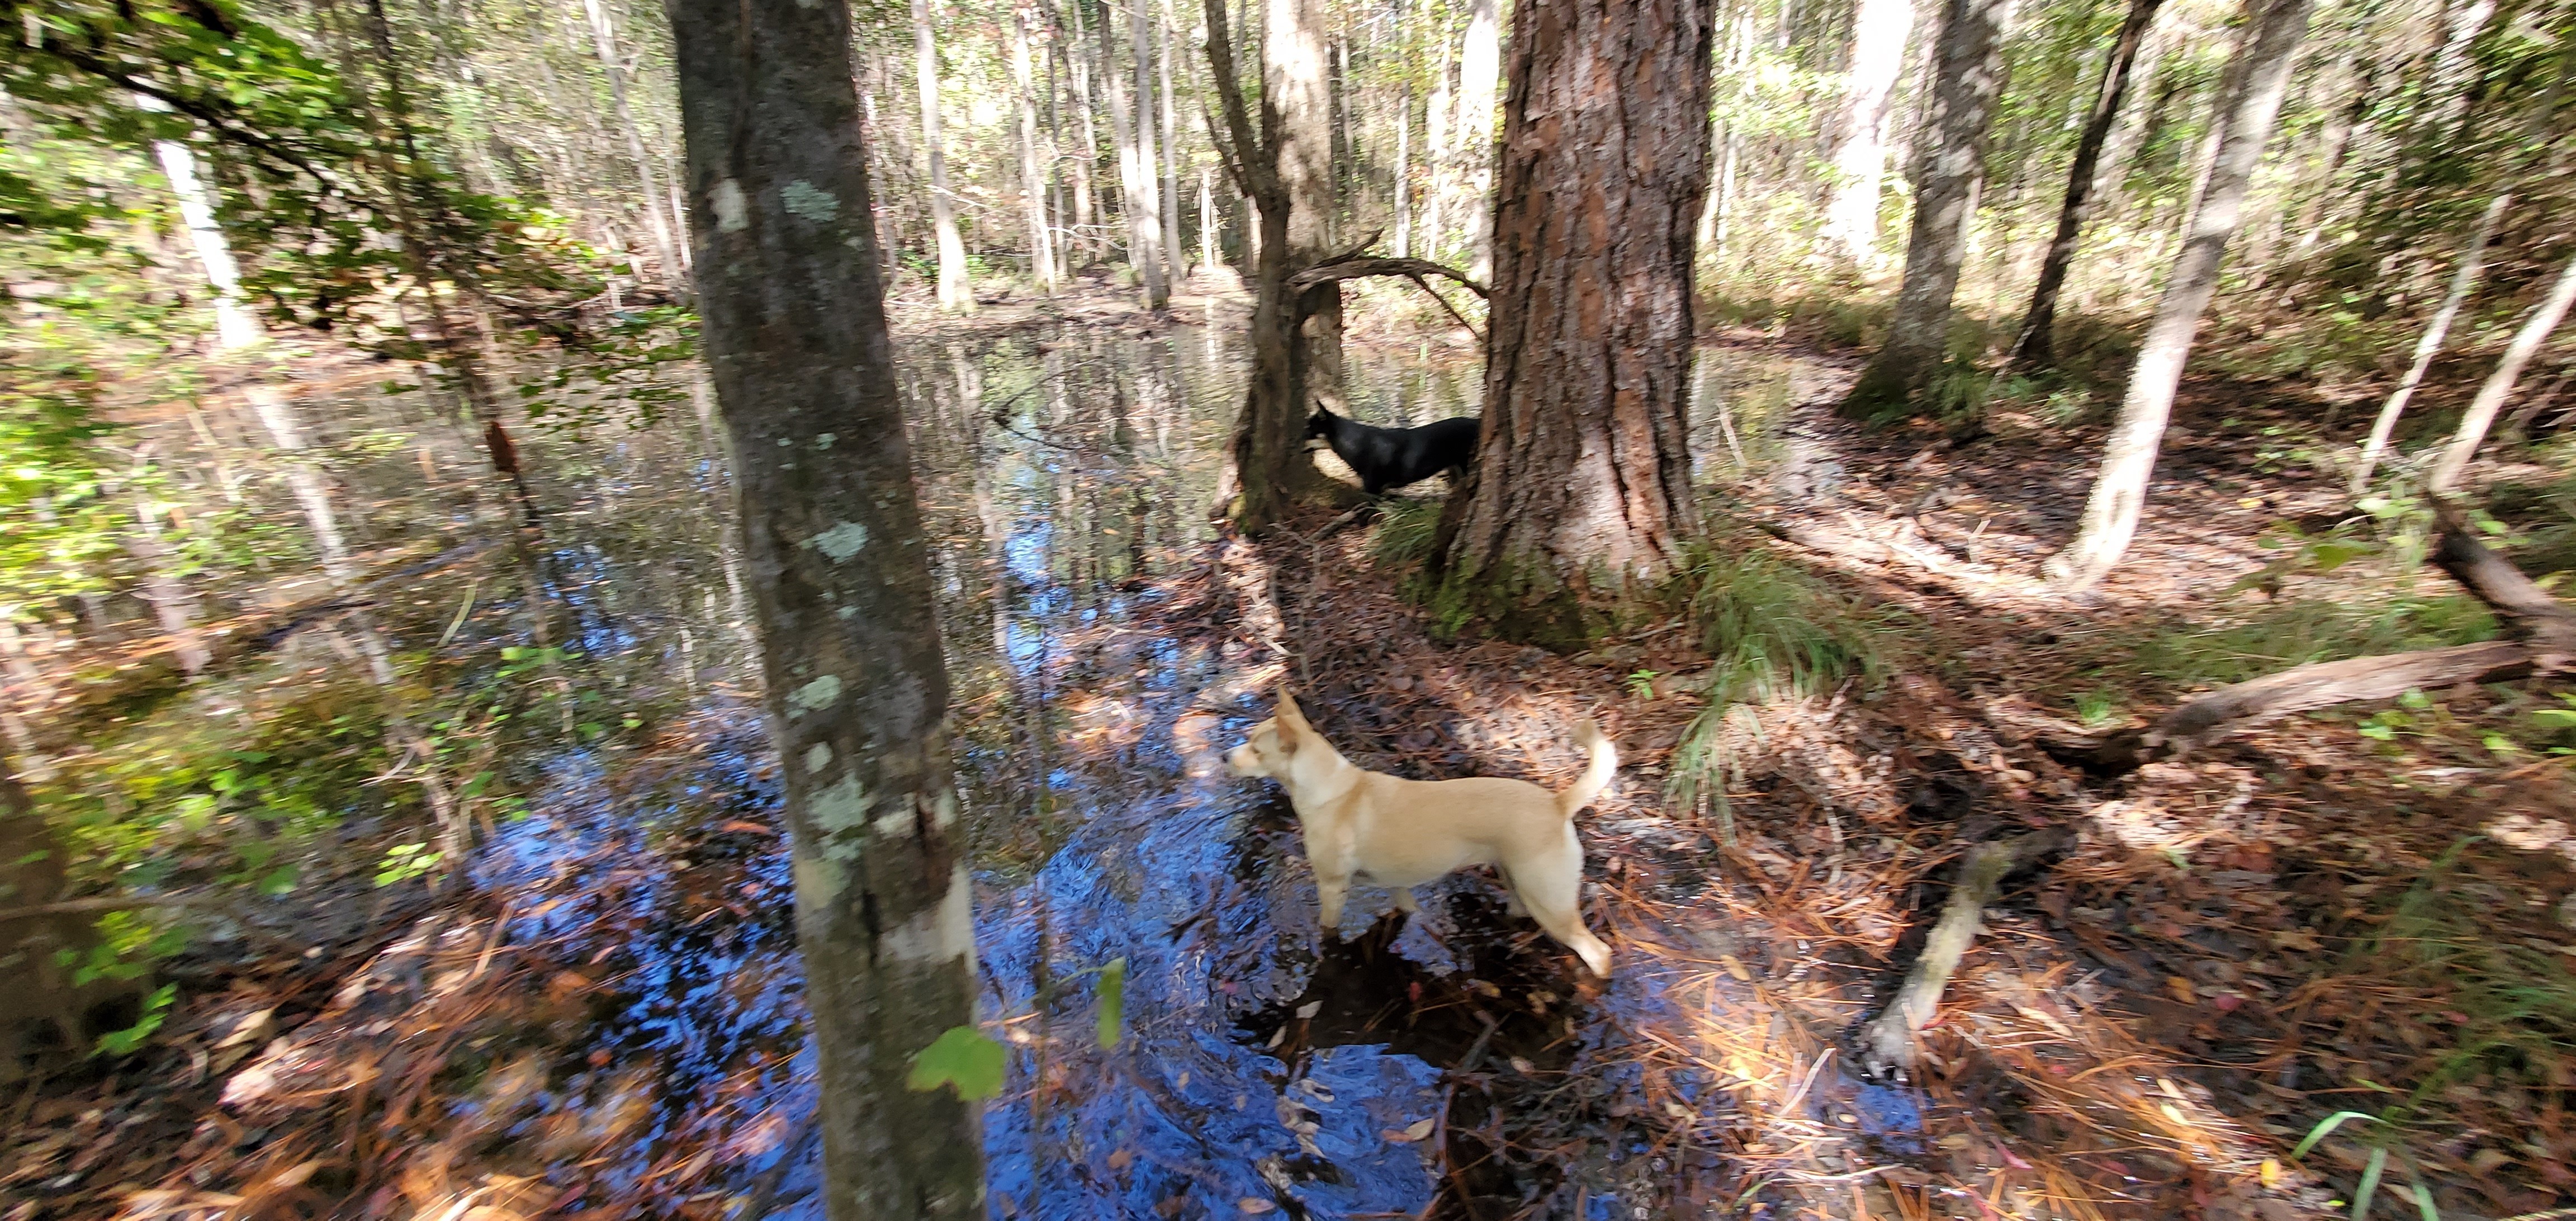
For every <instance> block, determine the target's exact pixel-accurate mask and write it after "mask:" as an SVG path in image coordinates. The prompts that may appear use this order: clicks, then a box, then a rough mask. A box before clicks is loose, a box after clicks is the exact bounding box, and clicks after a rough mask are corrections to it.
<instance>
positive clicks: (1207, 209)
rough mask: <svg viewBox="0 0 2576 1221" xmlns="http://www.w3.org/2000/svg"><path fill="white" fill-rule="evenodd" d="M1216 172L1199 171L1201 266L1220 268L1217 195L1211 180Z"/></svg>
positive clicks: (1203, 169)
mask: <svg viewBox="0 0 2576 1221" xmlns="http://www.w3.org/2000/svg"><path fill="white" fill-rule="evenodd" d="M1214 173H1215V171H1213V170H1209V169H1206V168H1201V169H1200V170H1199V266H1201V267H1206V268H1210V269H1214V268H1216V267H1218V266H1220V264H1219V262H1218V260H1217V254H1216V195H1215V192H1214V188H1213V186H1212V185H1211V184H1210V182H1209V179H1210V178H1211V177H1212V176H1213V175H1214Z"/></svg>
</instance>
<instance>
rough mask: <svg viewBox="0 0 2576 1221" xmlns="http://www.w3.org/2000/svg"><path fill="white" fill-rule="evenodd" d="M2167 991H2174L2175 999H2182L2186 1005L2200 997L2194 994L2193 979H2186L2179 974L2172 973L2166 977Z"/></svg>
mask: <svg viewBox="0 0 2576 1221" xmlns="http://www.w3.org/2000/svg"><path fill="white" fill-rule="evenodd" d="M2165 991H2167V992H2171V993H2173V994H2174V999H2175V1000H2178V1001H2181V1002H2182V1003H2184V1004H2186V1005H2188V1004H2191V1003H2192V1002H2193V1001H2195V1000H2197V999H2199V998H2198V997H2196V996H2194V995H2193V994H2192V990H2191V981H2190V980H2188V979H2184V978H2183V977H2182V976H2179V975H2171V976H2167V977H2166V978H2165Z"/></svg>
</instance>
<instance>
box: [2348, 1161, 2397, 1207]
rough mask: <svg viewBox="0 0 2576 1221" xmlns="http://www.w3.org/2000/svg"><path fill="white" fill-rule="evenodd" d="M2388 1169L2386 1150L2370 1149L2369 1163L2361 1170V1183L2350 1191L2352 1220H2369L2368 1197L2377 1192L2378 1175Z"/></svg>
mask: <svg viewBox="0 0 2576 1221" xmlns="http://www.w3.org/2000/svg"><path fill="white" fill-rule="evenodd" d="M2387 1170H2388V1150H2387V1149H2385V1148H2380V1149H2373V1150H2371V1151H2370V1165H2368V1166H2366V1167H2364V1168H2363V1169H2362V1172H2361V1185H2360V1186H2358V1187H2355V1188H2353V1192H2352V1221H2369V1218H2370V1198H2371V1197H2372V1196H2375V1195H2378V1194H2379V1176H2380V1175H2381V1174H2384V1173H2386V1172H2387Z"/></svg>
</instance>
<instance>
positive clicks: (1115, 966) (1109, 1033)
mask: <svg viewBox="0 0 2576 1221" xmlns="http://www.w3.org/2000/svg"><path fill="white" fill-rule="evenodd" d="M1099 997H1100V1016H1099V1019H1098V1020H1099V1031H1100V1045H1101V1046H1102V1047H1106V1048H1110V1049H1113V1050H1114V1049H1115V1048H1116V1047H1117V1046H1118V1027H1119V1025H1120V1024H1121V1023H1122V1022H1123V1021H1124V1020H1125V1018H1126V1016H1127V959H1126V958H1125V957H1124V956H1123V955H1122V956H1120V957H1117V958H1112V959H1110V960H1109V965H1108V966H1105V967H1102V968H1100V988H1099Z"/></svg>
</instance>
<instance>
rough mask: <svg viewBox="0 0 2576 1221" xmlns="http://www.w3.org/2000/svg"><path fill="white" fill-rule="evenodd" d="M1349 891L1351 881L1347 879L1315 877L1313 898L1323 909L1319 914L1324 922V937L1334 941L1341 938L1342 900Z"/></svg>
mask: <svg viewBox="0 0 2576 1221" xmlns="http://www.w3.org/2000/svg"><path fill="white" fill-rule="evenodd" d="M1350 890H1351V880H1350V879H1349V878H1347V877H1344V878H1326V877H1324V876H1322V875H1320V874H1318V875H1316V878H1315V898H1316V900H1317V902H1319V903H1320V904H1321V905H1322V907H1323V911H1322V913H1321V914H1322V918H1323V921H1324V935H1325V936H1327V937H1331V938H1333V939H1334V940H1336V941H1338V940H1340V939H1341V936H1342V899H1343V897H1344V896H1346V895H1348V894H1349V893H1350Z"/></svg>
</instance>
